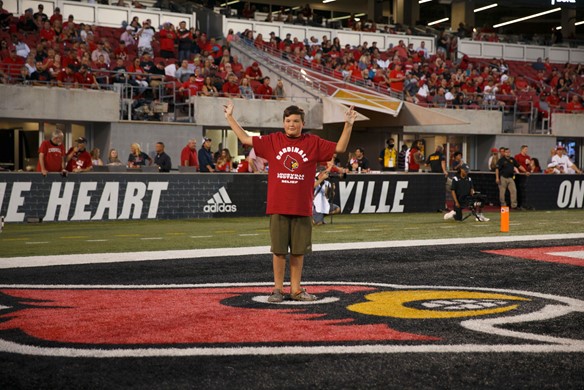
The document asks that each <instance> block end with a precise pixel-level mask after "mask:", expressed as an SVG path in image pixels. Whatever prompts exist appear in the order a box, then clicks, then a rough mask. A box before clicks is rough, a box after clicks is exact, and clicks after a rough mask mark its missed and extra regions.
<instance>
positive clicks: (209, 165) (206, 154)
mask: <svg viewBox="0 0 584 390" xmlns="http://www.w3.org/2000/svg"><path fill="white" fill-rule="evenodd" d="M211 142H212V140H211V138H207V137H203V145H201V149H199V167H200V171H201V172H215V163H214V162H213V154H211Z"/></svg>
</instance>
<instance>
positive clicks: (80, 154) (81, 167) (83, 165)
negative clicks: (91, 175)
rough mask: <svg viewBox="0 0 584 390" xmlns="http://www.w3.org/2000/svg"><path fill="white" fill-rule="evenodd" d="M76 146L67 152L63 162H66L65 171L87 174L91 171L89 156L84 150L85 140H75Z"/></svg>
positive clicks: (80, 138)
mask: <svg viewBox="0 0 584 390" xmlns="http://www.w3.org/2000/svg"><path fill="white" fill-rule="evenodd" d="M75 143H77V146H74V147H72V148H71V149H69V151H68V152H67V156H66V157H65V161H66V162H67V171H69V172H87V171H91V170H92V169H93V164H92V162H91V154H89V152H88V151H87V149H85V145H86V144H87V140H86V139H85V138H84V137H79V138H77V139H76V140H75Z"/></svg>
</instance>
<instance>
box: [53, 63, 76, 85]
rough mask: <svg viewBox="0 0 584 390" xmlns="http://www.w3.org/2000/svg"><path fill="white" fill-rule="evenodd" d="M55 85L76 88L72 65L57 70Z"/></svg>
mask: <svg viewBox="0 0 584 390" xmlns="http://www.w3.org/2000/svg"><path fill="white" fill-rule="evenodd" d="M57 85H58V86H59V87H74V88H77V77H75V69H74V68H73V66H66V67H64V68H63V70H61V72H59V75H58V76H57Z"/></svg>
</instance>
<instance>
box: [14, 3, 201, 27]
mask: <svg viewBox="0 0 584 390" xmlns="http://www.w3.org/2000/svg"><path fill="white" fill-rule="evenodd" d="M129 3H130V2H129ZM39 4H42V5H43V6H44V13H45V14H47V15H48V16H49V17H50V16H51V15H52V14H53V11H54V9H55V8H56V7H59V8H60V9H61V14H62V15H63V22H65V21H67V17H68V16H69V15H73V16H74V17H75V23H87V24H92V25H97V26H103V27H121V26H122V22H127V23H129V22H130V21H131V20H132V18H134V16H137V17H138V18H139V19H140V21H142V20H146V19H150V20H152V26H153V27H155V28H158V26H160V25H162V24H164V23H166V22H170V23H172V24H174V25H175V26H178V23H179V22H180V21H183V20H184V21H185V22H186V23H187V27H188V28H190V27H192V26H195V25H196V14H195V13H193V14H178V13H173V12H169V11H162V10H157V9H145V8H133V7H131V6H128V7H118V6H115V5H101V4H90V3H82V2H77V1H62V0H56V1H51V0H43V1H32V0H4V7H5V8H6V9H7V10H8V11H9V12H12V13H13V14H14V15H15V16H18V15H22V14H23V13H24V10H26V9H28V8H32V9H33V10H34V12H36V11H37V8H38V5H39Z"/></svg>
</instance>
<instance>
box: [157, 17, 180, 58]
mask: <svg viewBox="0 0 584 390" xmlns="http://www.w3.org/2000/svg"><path fill="white" fill-rule="evenodd" d="M158 37H159V41H160V56H161V57H162V58H174V57H175V55H174V43H175V41H176V40H177V38H178V36H177V34H176V30H175V28H174V26H173V25H172V24H171V23H168V22H167V23H164V28H163V29H162V30H160V33H159V34H158Z"/></svg>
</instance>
